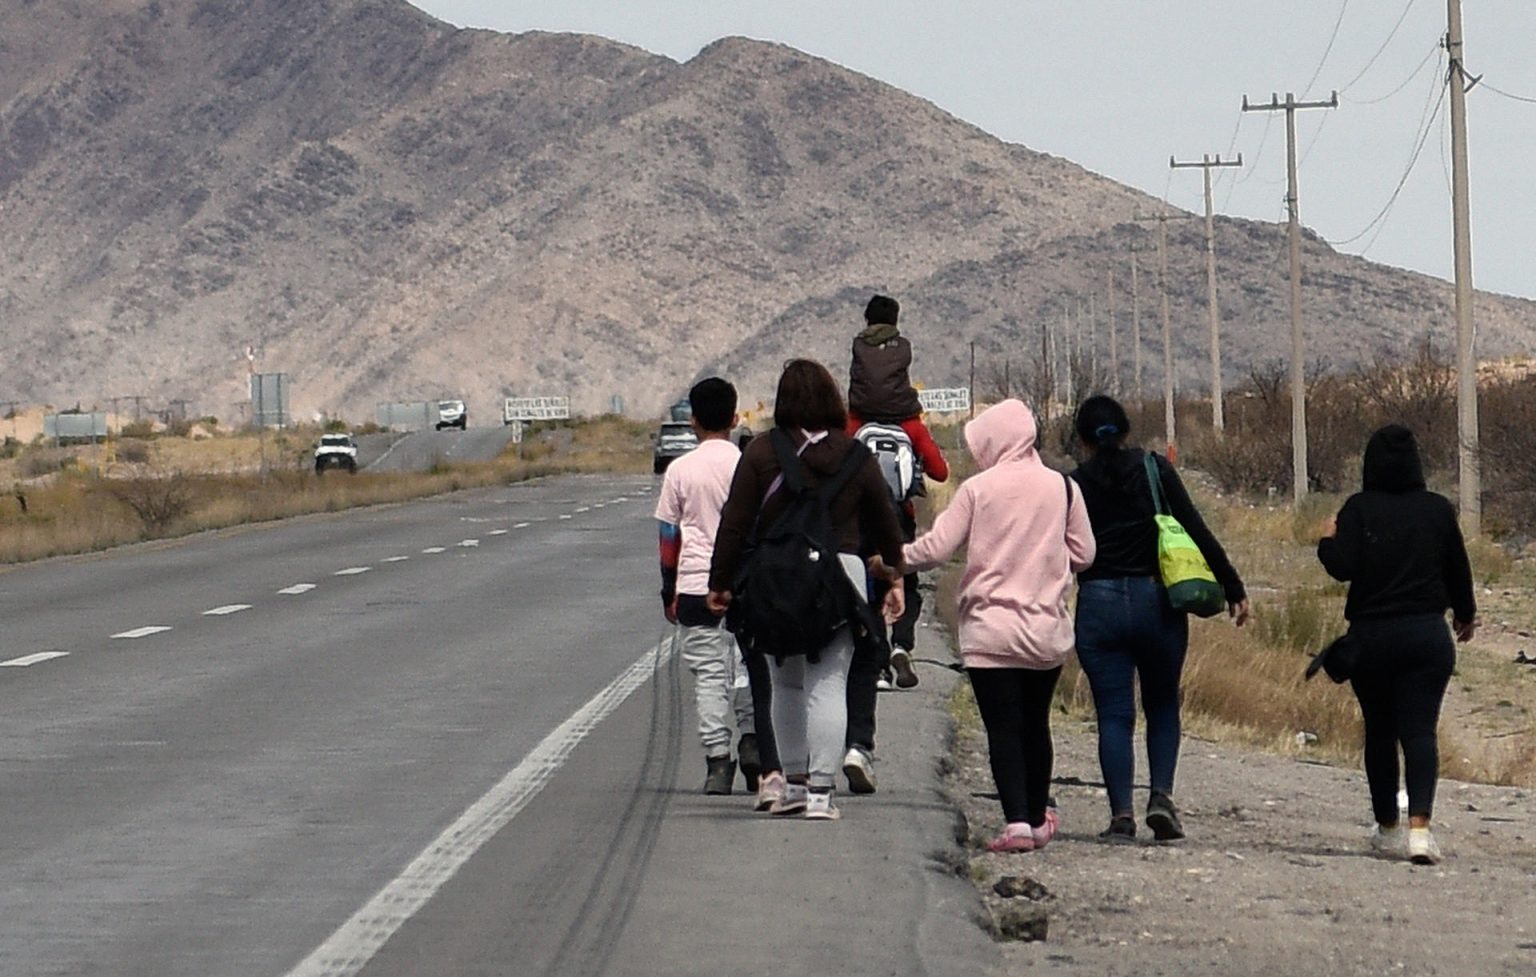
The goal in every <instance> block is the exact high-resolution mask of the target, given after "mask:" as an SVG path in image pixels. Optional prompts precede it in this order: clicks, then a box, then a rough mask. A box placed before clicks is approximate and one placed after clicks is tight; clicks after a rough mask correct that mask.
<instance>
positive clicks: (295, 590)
mask: <svg viewBox="0 0 1536 977" xmlns="http://www.w3.org/2000/svg"><path fill="white" fill-rule="evenodd" d="M314 589H315V585H314V584H312V583H296V584H294V585H293V586H292V587H284V588H283V589H282V590H279V591H278V593H280V594H289V595H292V594H307V593H309V592H310V591H311V590H314Z"/></svg>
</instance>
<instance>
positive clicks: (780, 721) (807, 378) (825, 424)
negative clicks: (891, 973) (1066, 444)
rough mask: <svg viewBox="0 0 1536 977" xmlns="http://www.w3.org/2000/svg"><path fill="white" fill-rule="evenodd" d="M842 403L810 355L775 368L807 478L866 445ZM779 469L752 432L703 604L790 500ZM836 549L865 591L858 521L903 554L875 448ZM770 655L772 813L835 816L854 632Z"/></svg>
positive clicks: (833, 507) (892, 609)
mask: <svg viewBox="0 0 1536 977" xmlns="http://www.w3.org/2000/svg"><path fill="white" fill-rule="evenodd" d="M847 422H848V412H847V408H846V407H845V406H844V405H843V398H842V394H841V393H840V392H839V391H838V389H837V382H836V381H835V380H833V379H832V374H830V373H828V372H827V368H826V367H824V366H822V365H821V364H820V363H817V362H815V361H813V360H791V361H790V362H789V363H788V364H787V365H786V366H785V367H784V373H783V375H782V376H781V377H780V378H779V390H778V397H777V400H776V402H775V404H774V411H773V423H774V426H775V427H776V428H778V429H779V430H781V431H783V432H784V433H785V434H788V435H789V437H790V439H791V440H792V441H793V442H794V445H795V447H796V449H797V453H798V455H799V458H800V461H801V465H802V467H803V469H804V471H805V478H806V482H807V483H808V484H809V485H810V486H812V487H814V486H815V485H818V484H820V483H822V482H823V481H826V480H828V479H831V478H832V477H833V476H834V475H835V474H836V473H837V472H838V470H839V469H840V468H841V467H842V464H843V462H844V461H845V460H846V458H847V456H848V452H850V451H855V450H859V451H862V450H864V449H863V447H862V446H861V445H859V444H858V442H856V441H854V440H853V439H852V438H850V437H849V436H848V435H847V434H846V433H844V430H843V429H844V427H845V426H846V425H847ZM782 482H783V478H782V475H781V472H780V468H779V463H778V460H777V458H776V457H775V454H774V448H773V444H772V441H771V438H770V436H769V435H761V436H759V437H757V438H756V439H754V440H753V441H752V443H751V444H749V445H747V448H746V450H745V451H744V452H742V456H741V462H740V463H739V464H738V465H737V466H736V475H735V477H734V478H733V479H732V481H731V491H730V495H729V496H728V497H727V498H726V500H725V509H724V511H723V512H722V513H721V516H720V530H719V532H718V534H717V535H716V537H715V552H714V559H713V562H712V563H711V566H710V573H709V589H710V594H709V605H710V608H711V609H712V610H714V611H715V613H717V614H723V613H725V611H726V609H727V608H728V607H729V606H730V602H731V587H732V586H733V583H734V581H735V579H736V573H737V571H738V570H739V569H740V568H741V564H742V561H743V560H744V558H745V554H746V549H747V545H748V543H749V541H750V539H751V537H752V533H753V528H754V527H755V526H758V525H763V526H770V525H772V524H773V521H774V520H775V519H776V518H777V517H778V516H779V514H780V513H782V512H783V511H784V510H785V509H786V508H787V507H788V504H789V493H788V492H781V491H779V488H780V485H781V484H782ZM829 510H830V513H831V517H832V524H833V527H834V532H835V533H836V534H837V537H838V541H839V542H838V551H839V552H838V556H839V559H840V561H841V562H842V565H843V569H844V571H845V572H846V573H847V574H848V578H849V580H850V581H852V583H853V586H854V589H855V591H856V592H857V593H858V595H859V596H860V598H861V599H862V598H864V597H865V593H866V591H865V568H864V564H863V562H862V561H861V560H860V559H859V556H858V553H859V541H860V533H861V529H862V530H863V531H864V532H867V533H868V534H869V542H870V543H871V544H873V546H874V548H875V549H876V550H877V551H878V552H879V554H880V555H881V557H882V558H883V559H884V560H885V563H886V565H888V566H893V567H894V566H899V565H900V562H901V543H902V538H901V528H900V526H899V525H898V524H897V521H896V510H895V508H894V507H893V506H892V505H891V501H890V495H889V494H888V492H887V490H886V487H885V479H884V478H883V477H882V476H881V474H880V469H879V467H878V466H877V464H876V463H875V459H874V457H873V456H869V457H868V459H867V460H866V462H865V464H864V465H863V466H862V467H861V468H860V469H859V470H858V471H857V472H856V473H855V474H854V476H853V477H852V478H851V479H850V480H849V481H848V483H847V484H846V485H845V486H844V487H843V489H842V491H841V492H840V493H839V494H838V495H836V496H835V497H834V498H833V499H832V500H831V504H830V506H829ZM901 610H902V592H901V588H899V587H897V588H892V590H891V591H890V593H889V594H888V595H887V598H886V603H885V611H886V614H887V616H888V617H889V616H891V615H894V616H897V617H899V616H900V614H901ZM805 650H806V654H804V655H791V656H787V657H785V658H783V659H781V660H777V661H771V662H768V663H767V664H768V668H767V671H768V673H769V675H770V677H771V682H772V687H773V706H772V713H773V729H774V735H775V737H776V738H777V740H778V748H779V759H780V760H781V761H782V763H783V766H784V774H785V778H786V779H787V780H788V784H787V785H786V787H785V788H784V794H783V796H782V797H781V798H780V799H779V800H778V801H777V802H776V803H775V804H774V805H773V806H772V807H771V808H770V811H771V812H772V813H774V814H799V813H801V812H804V814H805V816H806V817H807V818H810V819H813V820H833V819H835V818H837V817H838V810H837V808H836V807H834V806H833V804H832V784H833V777H834V774H835V773H836V771H837V770H838V769H839V767H840V765H841V763H842V759H843V747H844V736H845V733H846V728H847V725H848V703H847V692H846V689H847V682H848V665H849V662H851V661H852V659H853V636H852V632H851V630H850V629H849V628H847V627H844V628H842V629H841V630H839V631H838V632H837V634H836V635H834V636H833V638H832V640H831V641H830V642H828V643H827V645H826V646H825V647H822V648H807V649H805Z"/></svg>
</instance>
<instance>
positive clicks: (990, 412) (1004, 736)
mask: <svg viewBox="0 0 1536 977" xmlns="http://www.w3.org/2000/svg"><path fill="white" fill-rule="evenodd" d="M1035 437H1036V424H1035V416H1034V414H1033V413H1032V412H1031V411H1030V409H1029V408H1028V407H1027V406H1025V405H1024V404H1023V403H1022V402H1020V401H1017V400H1005V401H1003V402H1002V403H1000V404H995V405H993V406H992V407H989V408H987V409H986V410H985V411H983V412H982V413H981V414H980V415H979V416H978V417H977V418H976V419H975V420H973V421H971V422H970V423H969V424H967V425H966V426H965V442H966V446H967V447H969V448H970V451H971V456H972V457H974V458H975V459H976V464H977V466H978V467H979V468H980V471H979V472H978V473H977V474H976V475H974V476H972V477H971V478H969V479H967V480H966V481H965V482H964V483H963V484H961V486H960V488H959V490H958V491H957V492H956V493H955V497H954V499H953V500H952V501H951V502H950V504H949V506H948V507H947V508H946V509H945V510H944V511H943V512H942V513H940V514H939V516H938V518H937V519H935V520H934V523H933V529H932V530H931V531H929V532H928V533H925V534H924V535H923V536H921V537H920V538H918V539H917V540H916V541H915V542H912V543H908V544H907V545H906V546H905V547H904V548H903V551H902V555H903V557H904V558H905V565H904V566H903V569H904V570H908V571H917V570H927V569H932V568H933V567H936V566H939V565H940V564H942V563H944V562H945V561H946V560H948V559H949V558H950V557H951V556H953V555H954V553H955V551H956V550H958V549H959V548H960V547H961V546H964V547H965V548H966V562H965V574H964V576H963V577H962V578H961V581H960V634H959V638H960V658H961V660H962V661H963V662H964V663H965V670H966V674H967V675H968V676H969V677H970V680H971V688H972V689H973V690H974V692H975V693H976V705H977V707H978V708H979V709H980V711H981V720H982V723H983V724H984V725H985V726H986V729H987V752H988V755H989V757H990V760H991V764H992V778H993V779H994V780H995V781H996V782H997V793H998V796H999V797H1000V798H1001V800H1002V805H1003V817H1004V819H1005V820H1006V822H1007V825H1006V827H1004V829H1003V831H1002V833H1001V834H999V835H998V836H997V837H996V838H994V839H993V840H992V841H991V842H990V843H989V844H988V845H987V847H988V848H989V849H990V850H991V851H995V852H1026V851H1033V850H1034V849H1036V848H1041V847H1043V846H1045V845H1046V844H1047V843H1048V842H1049V841H1050V840H1051V838H1052V837H1054V836H1055V834H1056V829H1057V826H1058V824H1059V823H1060V821H1059V817H1058V815H1057V813H1056V811H1055V810H1054V809H1052V808H1050V807H1049V806H1048V804H1047V797H1048V795H1049V793H1050V787H1051V768H1052V765H1053V763H1054V760H1055V754H1054V748H1053V745H1052V742H1051V713H1050V708H1051V696H1052V695H1053V693H1054V692H1055V690H1056V682H1057V680H1058V679H1059V678H1060V677H1061V666H1062V662H1064V661H1065V660H1066V658H1067V656H1068V655H1069V654H1071V652H1072V642H1073V635H1072V618H1071V616H1070V614H1069V612H1068V608H1067V597H1068V595H1069V594H1070V592H1071V589H1072V574H1073V573H1080V572H1082V571H1083V570H1085V569H1086V568H1087V567H1088V566H1089V565H1090V564H1091V563H1093V560H1094V550H1095V546H1094V538H1093V531H1092V529H1091V527H1090V525H1089V519H1088V513H1087V511H1086V510H1085V509H1084V507H1083V504H1082V500H1081V499H1080V498H1079V497H1078V492H1077V491H1076V490H1075V489H1074V488H1073V486H1072V482H1071V480H1070V479H1068V478H1067V477H1066V476H1065V475H1063V474H1062V473H1060V472H1057V471H1053V470H1052V469H1050V468H1047V467H1046V466H1045V463H1044V462H1043V461H1041V459H1040V454H1039V452H1038V451H1036V450H1035Z"/></svg>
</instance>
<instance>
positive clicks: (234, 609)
mask: <svg viewBox="0 0 1536 977" xmlns="http://www.w3.org/2000/svg"><path fill="white" fill-rule="evenodd" d="M250 609H251V605H250V604H225V605H224V606H223V607H210V608H209V609H208V610H206V611H204V612H203V617H223V616H224V615H226V614H238V613H240V612H241V611H248V610H250Z"/></svg>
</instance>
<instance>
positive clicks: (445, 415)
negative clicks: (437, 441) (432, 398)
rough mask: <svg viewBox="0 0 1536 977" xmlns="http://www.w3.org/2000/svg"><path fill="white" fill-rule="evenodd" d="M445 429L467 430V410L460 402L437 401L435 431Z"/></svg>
mask: <svg viewBox="0 0 1536 977" xmlns="http://www.w3.org/2000/svg"><path fill="white" fill-rule="evenodd" d="M445 427H456V428H458V429H459V430H460V431H464V430H468V428H469V408H468V407H466V406H464V401H462V400H439V401H438V402H437V430H439V431H441V430H442V429H443V428H445Z"/></svg>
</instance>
